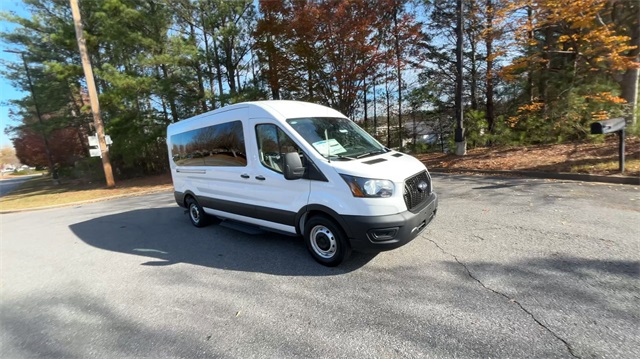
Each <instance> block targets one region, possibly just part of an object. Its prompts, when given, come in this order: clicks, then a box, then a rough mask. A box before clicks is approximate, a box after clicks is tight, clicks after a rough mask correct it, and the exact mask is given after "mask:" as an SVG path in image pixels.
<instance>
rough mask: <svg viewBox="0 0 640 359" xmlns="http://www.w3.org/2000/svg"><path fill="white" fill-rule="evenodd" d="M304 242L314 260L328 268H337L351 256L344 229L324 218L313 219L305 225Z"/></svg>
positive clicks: (315, 217) (316, 217)
mask: <svg viewBox="0 0 640 359" xmlns="http://www.w3.org/2000/svg"><path fill="white" fill-rule="evenodd" d="M304 241H305V242H306V243H307V249H308V250H309V253H311V256H312V257H313V259H315V260H316V261H317V262H318V263H320V264H322V265H325V266H327V267H335V266H337V265H338V264H340V263H342V261H344V260H345V259H346V258H347V257H349V254H351V247H349V243H347V237H346V236H345V234H344V232H343V231H342V228H340V226H338V225H337V224H335V222H333V221H332V220H330V219H328V218H326V217H324V216H314V217H311V218H310V219H309V220H308V221H307V223H305V225H304Z"/></svg>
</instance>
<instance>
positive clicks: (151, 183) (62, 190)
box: [0, 174, 173, 212]
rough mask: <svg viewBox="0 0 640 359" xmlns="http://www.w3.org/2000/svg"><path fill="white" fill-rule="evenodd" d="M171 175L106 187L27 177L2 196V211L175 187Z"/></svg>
mask: <svg viewBox="0 0 640 359" xmlns="http://www.w3.org/2000/svg"><path fill="white" fill-rule="evenodd" d="M172 188H173V187H172V185H171V176H170V175H168V174H165V175H160V176H152V177H144V178H135V179H130V180H124V181H118V182H116V187H115V188H106V185H105V183H104V182H82V181H69V180H67V181H65V180H63V181H62V183H61V184H60V185H55V184H54V183H53V182H52V181H51V178H49V177H44V176H43V177H39V178H34V179H30V180H27V181H26V182H25V183H23V184H22V185H21V186H20V187H18V188H17V189H15V190H13V191H12V192H11V193H9V194H7V195H6V196H4V197H2V198H0V211H3V212H10V211H16V210H21V209H28V208H40V207H48V206H56V205H65V204H70V203H75V202H82V201H98V200H101V199H105V198H109V197H115V196H130V195H136V194H141V193H146V192H150V191H163V190H171V189H172Z"/></svg>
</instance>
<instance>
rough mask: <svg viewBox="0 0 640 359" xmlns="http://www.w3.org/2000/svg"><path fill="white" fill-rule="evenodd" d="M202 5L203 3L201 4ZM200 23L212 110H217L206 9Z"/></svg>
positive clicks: (201, 11)
mask: <svg viewBox="0 0 640 359" xmlns="http://www.w3.org/2000/svg"><path fill="white" fill-rule="evenodd" d="M201 5H202V3H201ZM200 23H201V24H202V34H203V35H204V54H205V56H206V58H207V59H206V63H207V70H208V72H209V73H208V75H209V76H208V77H209V89H210V90H211V101H210V103H211V108H212V109H214V110H215V109H216V96H215V92H216V90H215V87H214V83H215V80H214V75H213V67H212V66H211V53H210V51H209V37H208V36H207V30H208V29H207V26H206V21H204V8H202V7H201V8H200Z"/></svg>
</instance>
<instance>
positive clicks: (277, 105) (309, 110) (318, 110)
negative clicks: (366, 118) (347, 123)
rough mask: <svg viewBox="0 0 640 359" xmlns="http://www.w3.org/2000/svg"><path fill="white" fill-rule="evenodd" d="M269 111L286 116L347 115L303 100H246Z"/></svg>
mask: <svg viewBox="0 0 640 359" xmlns="http://www.w3.org/2000/svg"><path fill="white" fill-rule="evenodd" d="M245 104H251V105H256V106H259V107H261V108H262V109H264V110H266V111H269V112H272V113H273V112H274V111H275V112H278V113H279V114H280V115H281V116H282V117H284V118H300V117H345V116H344V115H343V114H341V113H340V112H338V111H336V110H334V109H332V108H329V107H326V106H322V105H318V104H315V103H310V102H302V101H289V100H271V101H255V102H246V103H245Z"/></svg>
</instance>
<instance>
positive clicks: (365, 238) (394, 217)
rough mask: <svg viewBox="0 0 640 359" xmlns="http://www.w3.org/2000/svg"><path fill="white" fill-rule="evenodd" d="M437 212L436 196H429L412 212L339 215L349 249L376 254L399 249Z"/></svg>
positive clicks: (422, 228)
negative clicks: (345, 227) (344, 225)
mask: <svg viewBox="0 0 640 359" xmlns="http://www.w3.org/2000/svg"><path fill="white" fill-rule="evenodd" d="M437 210H438V196H437V194H436V193H435V192H433V193H431V195H430V196H429V198H428V199H427V201H425V204H424V205H423V206H422V208H421V209H420V210H417V209H416V210H414V211H415V213H412V212H409V211H404V212H402V213H397V214H391V215H383V216H342V218H343V219H344V221H345V222H346V223H347V225H348V226H349V228H348V230H347V232H348V236H349V241H350V244H351V248H352V249H353V250H355V251H358V252H380V251H388V250H391V249H395V248H398V247H401V246H403V245H405V244H407V243H409V242H410V241H411V240H413V239H414V238H416V237H417V236H418V235H419V234H420V233H422V231H423V230H424V229H425V228H426V227H427V225H428V224H429V223H430V222H431V220H433V218H434V217H435V215H436V212H437Z"/></svg>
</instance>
